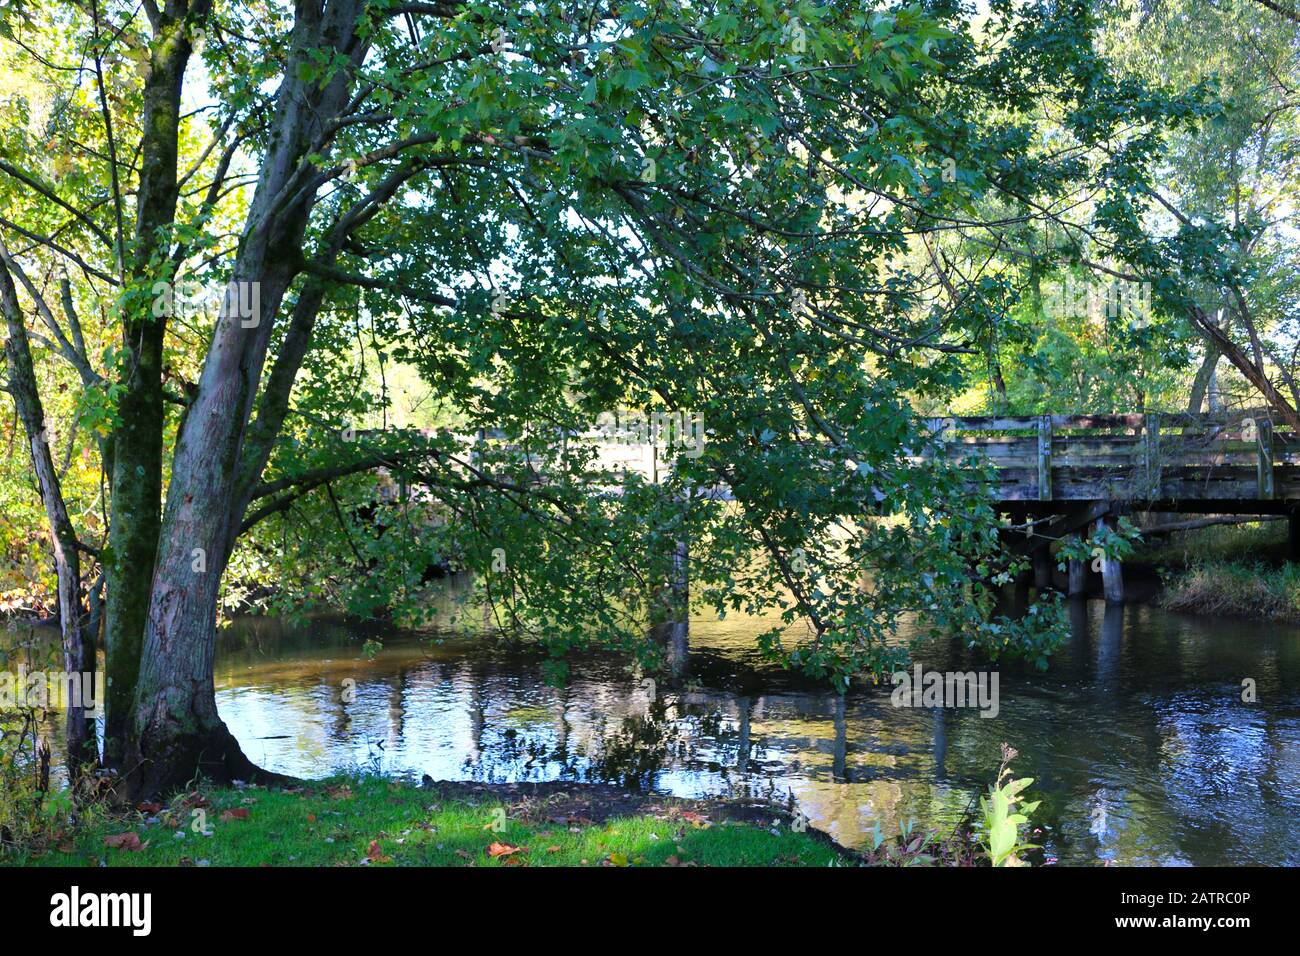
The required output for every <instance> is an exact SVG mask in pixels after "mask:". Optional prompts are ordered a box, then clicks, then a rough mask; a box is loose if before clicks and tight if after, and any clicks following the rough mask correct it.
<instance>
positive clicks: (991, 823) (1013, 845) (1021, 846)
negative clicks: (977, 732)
mask: <svg viewBox="0 0 1300 956" xmlns="http://www.w3.org/2000/svg"><path fill="white" fill-rule="evenodd" d="M1015 757H1016V751H1015V750H1013V749H1012V748H1010V747H1008V746H1007V745H1006V744H1003V745H1002V764H1001V766H999V767H998V775H997V777H996V779H995V780H994V782H993V783H992V784H990V785H989V795H988V796H987V797H981V798H980V820H979V822H978V824H977V827H978V829H979V832H980V835H981V846H983V848H984V852H985V854H986V855H987V856H988V858H989V862H990V863H991V864H992V865H993V866H1026V865H1027V864H1026V862H1025V861H1024V860H1022V859H1021V857H1020V854H1022V853H1024V851H1026V850H1032V849H1034V848H1035V844H1032V843H1021V842H1020V828H1021V827H1022V826H1024V825H1025V824H1027V823H1028V822H1029V817H1030V815H1031V814H1032V813H1033V812H1034V810H1035V809H1037V808H1038V804H1039V801H1037V800H1034V801H1032V802H1028V803H1026V802H1025V801H1024V798H1023V796H1022V794H1023V792H1024V790H1025V789H1026V788H1027V787H1028V786H1029V785H1030V784H1031V783H1033V782H1034V778H1033V777H1021V778H1020V779H1018V780H1017V779H1014V778H1012V776H1011V768H1010V767H1009V766H1008V764H1010V763H1011V761H1012V760H1014V759H1015Z"/></svg>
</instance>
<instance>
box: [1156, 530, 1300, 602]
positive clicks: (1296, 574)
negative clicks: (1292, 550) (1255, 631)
mask: <svg viewBox="0 0 1300 956" xmlns="http://www.w3.org/2000/svg"><path fill="white" fill-rule="evenodd" d="M1286 553H1287V527H1286V522H1284V521H1269V522H1254V523H1249V524H1240V525H1220V526H1214V527H1209V528H1200V529H1196V530H1193V531H1187V532H1180V533H1177V534H1174V535H1171V536H1170V537H1169V540H1167V541H1164V542H1161V543H1159V544H1158V545H1155V546H1148V547H1146V548H1144V549H1142V550H1141V551H1139V552H1138V553H1137V554H1136V555H1135V556H1134V560H1135V561H1136V562H1139V563H1141V564H1147V565H1151V566H1154V567H1156V568H1158V570H1159V573H1160V578H1161V581H1162V584H1163V590H1162V591H1161V594H1160V596H1159V598H1158V603H1159V604H1160V605H1161V606H1162V607H1166V608H1169V609H1170V610H1174V611H1186V612H1191V613H1196V614H1222V615H1231V616H1234V617H1248V618H1254V619H1257V620H1271V621H1300V567H1298V566H1296V565H1294V564H1291V563H1289V562H1288V561H1287V560H1286Z"/></svg>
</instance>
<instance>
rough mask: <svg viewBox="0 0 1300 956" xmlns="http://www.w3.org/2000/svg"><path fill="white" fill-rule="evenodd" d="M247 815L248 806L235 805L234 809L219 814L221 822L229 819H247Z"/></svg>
mask: <svg viewBox="0 0 1300 956" xmlns="http://www.w3.org/2000/svg"><path fill="white" fill-rule="evenodd" d="M248 816H249V813H248V807H235V809H233V810H227V811H226V812H225V813H223V814H222V815H221V822H222V823H227V822H229V821H231V820H247V819H248Z"/></svg>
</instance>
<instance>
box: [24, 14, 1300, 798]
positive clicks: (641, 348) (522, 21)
mask: <svg viewBox="0 0 1300 956" xmlns="http://www.w3.org/2000/svg"><path fill="white" fill-rule="evenodd" d="M1239 23H1244V24H1248V25H1249V28H1248V29H1246V30H1245V31H1244V32H1242V34H1241V38H1240V39H1239V40H1234V42H1233V43H1231V44H1222V43H1218V42H1216V41H1215V40H1212V39H1208V38H1207V39H1205V40H1200V41H1198V40H1196V39H1195V38H1196V37H1197V36H1200V35H1201V34H1200V31H1201V30H1202V28H1203V27H1205V26H1206V25H1207V24H1209V25H1210V26H1211V27H1212V28H1213V30H1214V31H1215V35H1216V36H1217V37H1222V36H1223V35H1224V34H1225V33H1231V32H1232V29H1231V27H1230V26H1229V24H1239ZM0 47H2V48H3V53H4V56H5V60H6V63H7V64H8V68H7V69H6V71H5V73H4V74H3V76H4V78H3V84H4V86H3V88H2V89H0V96H3V97H4V98H5V99H6V101H7V103H8V104H9V106H10V108H9V109H8V110H6V111H5V116H4V119H3V120H2V121H0V243H2V245H0V291H4V292H5V296H4V307H5V318H6V322H7V340H8V352H9V356H10V364H9V374H8V377H7V379H6V381H5V388H6V391H7V392H9V394H10V396H11V397H12V399H13V401H14V406H15V409H16V410H17V412H18V413H19V419H20V421H21V423H17V422H15V423H11V424H10V425H9V426H8V429H9V432H8V434H9V437H10V442H11V445H12V444H13V443H14V441H15V440H16V439H17V438H21V440H22V441H24V442H25V443H26V444H27V445H28V446H29V448H30V451H31V455H30V464H32V465H33V468H29V467H28V464H29V462H27V461H21V460H20V461H15V459H17V458H19V456H17V455H11V456H10V468H9V470H8V471H6V472H5V473H4V475H2V476H0V495H3V496H4V498H5V503H6V506H5V518H4V522H5V523H4V524H3V525H0V535H3V536H4V539H5V542H6V555H7V560H8V561H9V565H8V566H7V567H6V568H5V569H4V573H5V574H6V586H7V587H8V588H9V592H8V593H9V595H10V598H9V599H10V600H12V601H15V602H22V601H31V600H48V598H45V597H44V595H45V594H47V593H53V589H51V588H50V584H51V583H53V582H51V581H45V582H44V583H43V584H41V583H37V585H36V586H33V578H34V577H37V576H38V575H37V574H36V572H35V571H34V568H36V567H38V566H42V565H43V564H44V562H45V560H47V559H45V558H44V554H45V553H47V552H48V551H49V549H50V548H51V547H53V551H54V552H55V553H56V556H58V557H59V560H58V561H57V562H56V565H57V567H56V569H55V570H56V575H55V577H56V578H57V582H58V585H59V588H58V589H59V591H60V593H61V594H62V600H61V604H60V606H61V607H62V608H63V613H62V614H61V621H62V625H63V632H64V644H65V648H67V649H69V652H70V653H71V652H73V651H75V652H76V653H77V654H80V655H81V656H83V657H85V656H86V655H87V653H89V659H90V660H91V661H93V650H94V646H95V643H96V642H97V641H98V642H101V643H102V644H103V646H104V650H105V652H106V659H107V668H108V673H109V676H110V678H111V680H112V686H111V690H110V701H109V727H108V730H109V732H108V740H107V741H106V757H107V759H108V760H109V761H110V762H111V763H114V764H118V765H122V766H126V767H129V768H140V767H142V768H147V769H145V770H143V771H142V772H141V773H139V774H138V775H137V778H136V779H138V781H139V786H140V788H141V790H142V792H143V791H150V790H153V789H157V788H159V787H164V786H167V785H169V784H171V783H175V782H176V781H178V780H183V779H185V778H186V776H187V775H190V774H192V773H193V771H194V770H195V769H196V767H199V768H202V769H205V770H207V771H210V772H213V773H216V774H217V775H220V774H221V773H225V774H227V775H232V774H236V773H238V772H243V771H245V770H246V769H247V761H246V760H244V759H243V757H242V754H240V753H239V751H238V746H237V744H235V743H234V742H233V740H231V739H229V734H228V733H225V732H224V727H223V726H222V725H221V724H220V720H219V718H218V717H217V715H216V710H215V705H214V703H213V701H212V689H211V679H212V654H213V648H214V638H215V630H214V629H215V627H216V623H217V619H218V616H219V613H220V608H221V607H222V606H225V607H227V608H231V607H242V606H246V605H249V604H261V605H263V606H266V607H272V608H275V609H278V610H281V611H284V610H288V609H293V608H301V607H306V606H312V605H315V604H319V603H331V604H334V605H338V606H342V607H344V608H346V609H348V610H350V611H353V612H355V613H360V614H390V615H393V616H394V617H395V618H396V619H397V620H399V621H401V622H404V623H421V622H422V621H423V620H424V619H425V616H426V615H425V611H424V608H425V602H424V601H423V600H422V598H421V592H422V587H423V585H424V584H425V583H426V582H427V580H428V576H429V574H430V573H431V572H432V570H434V569H438V568H445V567H452V568H455V569H462V570H466V571H469V572H473V573H474V574H475V576H476V579H477V580H478V582H479V583H480V588H479V591H480V595H481V597H482V599H483V601H484V602H486V604H487V605H488V607H489V613H490V614H491V615H492V616H493V620H494V622H495V624H496V625H497V626H498V627H500V628H501V629H502V630H503V631H504V632H505V633H507V634H510V635H513V636H517V637H528V638H532V639H537V640H541V641H543V642H545V643H546V644H547V645H548V646H549V647H550V648H551V649H552V650H553V651H554V654H555V658H556V660H557V661H562V660H563V658H564V656H565V654H566V652H567V651H569V650H570V649H573V648H575V647H581V646H588V645H592V644H603V645H612V646H615V647H619V648H622V649H624V650H626V651H628V652H629V653H631V654H633V655H640V656H642V657H646V658H653V657H654V656H655V655H656V654H657V652H658V645H657V644H656V643H655V642H654V641H653V640H651V639H650V636H649V625H652V624H654V623H656V622H658V621H660V620H663V619H664V618H666V617H667V618H671V617H673V616H680V615H681V614H683V613H684V611H683V609H682V608H681V607H680V605H681V603H682V601H683V600H684V597H685V596H684V595H683V594H681V593H680V589H675V588H674V586H673V580H674V575H675V562H679V561H680V560H681V555H682V554H683V551H684V550H685V551H686V552H687V553H688V554H689V564H690V586H691V591H690V599H691V600H693V601H696V602H702V603H705V604H708V605H711V606H713V607H715V608H717V609H718V610H722V611H756V610H764V609H771V608H779V609H781V610H782V611H783V612H784V618H785V622H786V624H795V623H801V624H802V625H804V627H805V631H806V633H805V632H800V634H801V636H799V637H798V638H797V639H796V638H795V637H794V636H793V635H792V633H791V632H790V631H789V630H788V629H786V628H776V629H774V630H772V631H771V632H770V633H768V634H767V635H766V636H765V637H764V639H763V645H764V650H765V651H766V652H768V653H770V654H771V655H773V656H774V657H776V658H778V659H780V660H782V661H784V662H786V663H788V664H790V665H793V666H797V667H800V668H802V669H804V670H805V671H807V672H809V673H811V674H814V675H818V676H821V677H825V678H827V679H829V680H832V681H834V682H836V683H837V684H838V685H839V686H840V687H843V686H844V685H845V684H846V682H847V681H848V680H849V679H850V678H851V677H852V676H853V675H857V674H863V673H866V674H871V675H875V676H876V677H879V676H880V675H883V674H885V673H888V672H889V671H890V670H892V669H893V668H894V667H896V666H897V665H898V664H899V663H901V662H902V661H903V660H905V659H906V656H907V653H908V648H907V647H905V646H901V645H900V644H899V643H898V642H897V641H896V639H895V634H896V630H897V625H898V624H899V622H900V621H901V620H903V619H905V618H907V619H911V618H917V619H919V620H921V621H922V622H923V623H924V625H925V626H926V629H928V632H929V633H934V634H957V635H960V636H961V638H962V639H963V640H965V641H967V642H968V643H969V644H970V645H971V646H973V647H978V648H980V649H982V650H983V651H985V652H987V653H989V654H991V655H994V656H997V655H1002V654H1011V655H1019V656H1023V657H1026V658H1028V659H1030V660H1033V661H1036V662H1038V663H1040V664H1042V663H1045V661H1046V658H1047V656H1048V654H1049V653H1050V650H1051V648H1052V646H1053V643H1054V641H1055V640H1056V639H1057V637H1058V636H1059V634H1060V627H1059V614H1058V613H1057V608H1056V606H1055V605H1054V604H1053V603H1052V602H1051V601H1050V600H1049V601H1046V602H1045V603H1043V604H1041V605H1039V606H1036V607H1035V608H1034V609H1033V610H1032V612H1031V613H1030V614H1029V615H1028V616H1026V617H1022V618H1016V619H1010V618H1008V617H1006V616H1003V615H1001V614H999V613H998V612H997V610H996V607H995V601H994V592H995V588H996V586H997V584H999V583H1001V582H1003V581H1005V580H1006V576H1005V572H1006V570H1007V568H1008V567H1009V566H1010V564H1011V563H1012V559H1011V558H1010V557H1009V556H1008V555H1007V554H1006V553H1004V552H1003V550H1002V549H1001V548H1000V546H999V539H998V527H999V524H1000V516H999V515H998V514H997V513H996V509H995V508H994V506H993V503H992V502H991V501H990V500H989V499H988V496H987V493H986V492H983V491H981V490H980V488H979V487H978V485H975V484H972V482H971V481H970V480H969V478H970V474H969V471H965V470H962V469H959V468H957V467H955V466H954V465H953V464H952V463H949V462H945V461H944V460H942V459H941V458H938V459H936V458H929V459H922V458H921V457H920V456H919V452H921V451H923V450H924V449H925V448H926V447H927V445H929V444H930V443H932V442H933V441H934V440H935V438H934V436H933V435H932V434H931V432H930V431H929V430H928V429H927V427H926V424H925V416H926V415H929V414H935V413H939V412H943V411H946V410H949V409H967V410H976V411H994V412H1008V411H1010V412H1012V413H1016V412H1019V413H1027V412H1038V411H1075V410H1078V411H1089V412H1096V411H1107V410H1134V409H1136V410H1148V409H1152V410H1154V409H1160V408H1166V407H1167V408H1170V409H1173V408H1175V407H1178V408H1181V407H1188V406H1190V407H1191V408H1192V409H1193V410H1197V409H1199V407H1200V405H1201V399H1202V398H1204V397H1205V395H1206V394H1207V393H1212V395H1213V396H1214V397H1213V401H1220V400H1221V396H1222V395H1223V394H1224V393H1225V389H1226V388H1228V387H1236V388H1238V391H1239V392H1240V393H1241V394H1243V395H1245V394H1246V393H1247V392H1248V391H1253V392H1257V393H1259V394H1261V395H1262V397H1263V400H1264V401H1265V402H1266V403H1267V404H1269V405H1270V406H1271V407H1272V408H1273V409H1274V410H1275V412H1276V414H1278V415H1279V416H1280V417H1281V418H1282V419H1284V420H1290V419H1292V418H1295V416H1296V412H1295V408H1296V406H1297V404H1300V400H1298V398H1300V397H1298V396H1297V394H1296V392H1295V386H1294V374H1295V372H1294V349H1293V347H1292V348H1291V352H1290V353H1288V352H1287V348H1288V347H1289V345H1292V346H1293V340H1294V331H1293V330H1291V328H1290V323H1291V322H1292V321H1293V320H1294V317H1293V313H1294V310H1293V309H1292V308H1291V298H1292V296H1291V292H1290V290H1291V284H1292V281H1293V280H1292V279H1291V278H1290V276H1291V274H1292V273H1293V271H1294V270H1292V269H1290V268H1289V265H1290V261H1291V256H1292V255H1294V252H1295V250H1294V242H1293V236H1292V235H1291V232H1290V231H1289V229H1288V227H1287V221H1288V218H1289V217H1290V216H1291V215H1292V214H1293V209H1292V206H1291V200H1290V195H1289V193H1290V190H1291V189H1292V186H1291V180H1292V179H1293V177H1291V176H1289V175H1288V171H1289V169H1290V166H1291V164H1293V163H1294V155H1295V154H1294V149H1293V145H1294V134H1293V128H1294V124H1295V117H1294V114H1293V107H1292V105H1291V99H1290V86H1289V84H1290V81H1291V79H1292V77H1293V76H1294V57H1295V52H1296V24H1295V23H1294V21H1293V20H1292V19H1291V18H1289V17H1286V16H1284V15H1280V14H1278V13H1277V12H1276V11H1274V10H1272V9H1271V8H1269V7H1266V6H1263V5H1260V4H1255V3H1248V2H1243V0H1232V2H1228V0H1224V2H1222V3H1218V2H1216V3H1210V2H1208V0H1189V2H1187V3H1182V2H1152V3H1149V4H1141V5H1137V6H1133V5H1129V4H1123V3H1120V4H1113V5H1112V4H1097V3H1089V2H1085V0H1054V2H1042V0H992V2H990V3H989V4H988V5H987V8H983V7H981V8H979V9H976V8H975V7H973V6H971V5H969V4H966V5H964V4H961V3H957V2H950V0H930V2H917V3H894V4H887V5H882V6H880V7H878V8H876V9H870V10H868V9H864V7H863V5H861V4H858V3H851V2H820V3H814V2H799V3H795V4H786V5H781V4H773V3H769V2H764V0H719V2H714V3H703V4H698V3H688V2H679V0H662V2H656V0H647V2H642V3H611V4H601V3H596V4H594V5H592V6H586V5H575V4H573V3H571V2H564V0H555V2H548V0H542V2H534V3H529V4H526V5H523V6H518V5H511V4H501V3H495V2H476V0H467V2H458V0H447V2H437V3H403V2H397V0H370V2H365V0H297V2H296V3H294V4H288V3H276V2H255V0H247V2H225V0H168V2H165V3H161V4H160V3H156V2H154V0H145V2H144V3H143V4H136V3H129V4H128V3H117V2H103V3H99V2H95V0H90V2H85V0H78V2H75V3H72V4H66V3H58V4H55V3H46V2H22V3H9V4H6V5H4V7H3V19H0ZM1202 47H1203V48H1204V50H1203V52H1204V53H1205V55H1200V53H1199V52H1198V51H1199V50H1201V48H1202ZM1174 50H1177V51H1179V52H1178V53H1177V55H1175V54H1174V53H1172V52H1171V51H1174ZM1256 62H1261V63H1263V64H1264V67H1263V68H1262V69H1257V68H1255V67H1254V66H1253V65H1252V64H1254V63H1256ZM1225 100H1228V101H1231V102H1232V103H1234V104H1236V105H1237V107H1238V108H1235V109H1234V110H1232V111H1227V110H1225V109H1224V103H1225ZM1116 281H1119V282H1123V283H1127V284H1128V285H1126V288H1127V289H1129V290H1130V291H1129V292H1127V293H1125V294H1126V295H1136V301H1138V302H1139V303H1140V304H1141V306H1142V309H1141V312H1142V317H1141V321H1125V322H1117V321H1102V322H1100V323H1098V322H1090V321H1081V319H1085V320H1086V319H1087V316H1086V314H1085V315H1082V316H1080V315H1078V314H1076V312H1077V310H1076V304H1077V303H1075V299H1076V298H1077V297H1075V296H1072V294H1071V293H1070V291H1069V290H1070V288H1071V287H1072V284H1081V285H1086V284H1089V283H1092V284H1095V283H1098V282H1102V283H1113V282H1116ZM1126 301H1128V302H1132V301H1135V300H1132V299H1128V300H1126ZM1136 314H1137V313H1136V312H1135V313H1134V315H1136ZM1109 318H1112V319H1113V318H1114V316H1109ZM1128 318H1129V319H1132V318H1133V316H1128ZM1197 355H1204V363H1203V366H1204V367H1208V371H1205V372H1203V373H1202V374H1198V375H1195V376H1192V375H1190V374H1188V373H1187V367H1188V365H1189V363H1190V362H1191V361H1192V360H1193V356H1197ZM1220 356H1226V357H1227V359H1228V362H1229V363H1230V366H1231V368H1232V369H1234V370H1235V371H1236V373H1237V374H1238V375H1239V381H1237V382H1236V384H1235V385H1234V384H1231V383H1229V384H1228V385H1224V384H1220V383H1219V381H1218V379H1217V378H1215V379H1214V388H1213V389H1211V388H1209V384H1210V380H1211V378H1214V376H1215V371H1216V369H1217V365H1218V360H1219V358H1220ZM1274 381H1276V382H1277V383H1278V384H1277V385H1274V384H1273V383H1274ZM1198 383H1199V384H1198ZM1198 393H1199V396H1200V397H1197V396H1198ZM1099 406H1105V407H1099ZM622 410H629V411H634V412H635V413H636V414H639V415H645V416H653V415H655V414H656V413H658V414H660V415H672V416H678V417H677V419H676V420H677V421H679V422H684V421H686V419H687V418H688V417H689V420H690V421H692V422H697V423H698V424H699V426H700V427H701V428H702V433H701V436H700V437H701V438H702V441H701V442H700V443H698V444H697V445H696V446H694V447H693V448H691V449H687V448H684V447H682V446H681V444H680V443H679V444H677V445H676V446H675V447H672V448H671V449H670V452H671V454H670V456H669V457H671V458H672V459H674V460H673V462H672V463H673V465H674V467H672V468H671V469H666V470H665V471H664V473H663V474H662V475H661V476H660V480H658V481H643V480H639V479H637V478H636V477H627V476H625V475H621V474H618V473H616V472H615V471H612V470H611V469H609V468H608V467H605V466H603V465H602V464H601V462H600V460H599V459H598V458H596V457H595V456H594V454H593V450H592V446H591V443H590V442H589V441H588V440H586V439H585V438H584V436H586V435H589V433H590V432H591V430H592V428H593V426H594V424H595V423H596V422H597V421H598V420H599V419H600V417H601V416H602V415H607V414H609V413H611V412H620V411H622ZM33 469H34V470H33ZM33 474H37V475H43V476H45V477H42V478H41V480H40V483H39V487H38V488H36V487H33V484H32V477H31V476H32V475H33ZM381 486H382V487H389V488H396V489H397V490H396V493H394V494H381V493H379V491H378V490H377V489H379V488H380V487H381ZM723 491H725V494H724V493H722V492H723ZM36 492H38V493H36ZM10 502H12V503H13V504H12V508H11V505H10ZM42 506H44V507H43V508H42ZM46 576H47V575H40V577H41V578H42V579H44V578H45V577H46ZM47 589H49V590H47ZM101 606H102V610H101ZM88 649H89V650H88ZM70 719H71V720H74V721H77V720H80V721H84V717H82V716H77V715H72V717H71V718H70ZM87 732H88V731H87V729H86V727H85V725H84V722H83V723H82V725H81V727H80V733H81V734H82V735H83V736H84V735H85V734H86V733H87Z"/></svg>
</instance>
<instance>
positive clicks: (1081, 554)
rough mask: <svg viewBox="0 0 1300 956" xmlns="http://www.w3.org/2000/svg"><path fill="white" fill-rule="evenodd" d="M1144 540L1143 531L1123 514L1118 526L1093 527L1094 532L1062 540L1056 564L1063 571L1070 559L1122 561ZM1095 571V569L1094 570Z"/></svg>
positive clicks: (1116, 524) (1117, 523) (1057, 552)
mask: <svg viewBox="0 0 1300 956" xmlns="http://www.w3.org/2000/svg"><path fill="white" fill-rule="evenodd" d="M1141 541H1142V531H1141V529H1140V528H1137V527H1135V526H1134V524H1133V522H1132V521H1130V520H1129V519H1128V517H1127V516H1124V515H1121V516H1120V518H1119V520H1118V521H1117V522H1115V526H1114V527H1111V526H1110V525H1108V524H1107V525H1102V526H1101V527H1098V528H1094V529H1093V532H1092V534H1091V535H1089V536H1088V537H1087V538H1084V537H1083V536H1082V535H1080V536H1078V537H1074V538H1070V539H1069V540H1067V541H1065V542H1063V543H1062V544H1061V545H1060V546H1059V547H1058V548H1057V550H1056V559H1057V567H1058V568H1059V569H1060V570H1062V571H1064V570H1066V568H1067V566H1068V562H1070V561H1097V560H1101V559H1103V558H1104V559H1106V560H1109V561H1123V560H1124V559H1125V558H1127V557H1129V556H1130V555H1131V554H1133V552H1134V550H1135V549H1136V548H1137V546H1138V545H1139V544H1140V543H1141ZM1094 570H1095V569H1094Z"/></svg>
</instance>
